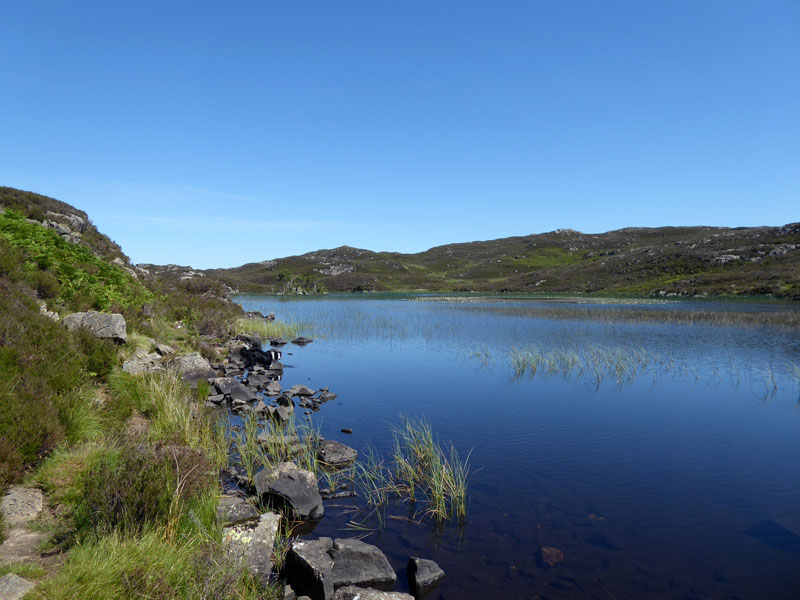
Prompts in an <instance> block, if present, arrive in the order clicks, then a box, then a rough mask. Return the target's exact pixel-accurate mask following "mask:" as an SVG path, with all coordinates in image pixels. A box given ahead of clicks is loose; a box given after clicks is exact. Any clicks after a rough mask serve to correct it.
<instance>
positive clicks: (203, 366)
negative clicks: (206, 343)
mask: <svg viewBox="0 0 800 600" xmlns="http://www.w3.org/2000/svg"><path fill="white" fill-rule="evenodd" d="M171 364H172V367H173V368H174V369H175V370H176V371H177V373H178V375H180V376H181V379H183V380H184V381H186V382H187V383H189V385H190V386H192V387H197V383H198V382H199V381H206V380H208V379H211V378H214V377H216V376H217V372H216V371H215V370H214V369H212V368H211V364H210V363H209V362H208V361H207V360H206V359H205V358H203V357H202V356H200V354H199V353H197V352H192V353H191V354H184V355H183V356H177V357H175V358H174V359H173V360H172V363H171Z"/></svg>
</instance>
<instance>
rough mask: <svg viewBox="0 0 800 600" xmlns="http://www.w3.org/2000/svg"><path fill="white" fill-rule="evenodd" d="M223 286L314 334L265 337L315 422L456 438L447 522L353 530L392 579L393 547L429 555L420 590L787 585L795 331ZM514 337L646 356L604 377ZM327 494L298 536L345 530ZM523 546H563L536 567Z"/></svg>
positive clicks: (622, 592) (638, 591) (694, 306)
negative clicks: (310, 530) (550, 367)
mask: <svg viewBox="0 0 800 600" xmlns="http://www.w3.org/2000/svg"><path fill="white" fill-rule="evenodd" d="M238 301H239V302H240V303H241V304H242V305H243V306H244V308H245V309H246V310H260V311H262V312H264V313H267V312H274V313H275V314H276V315H277V316H278V318H279V319H281V320H283V321H293V322H299V323H303V324H305V326H304V329H303V333H304V334H305V335H308V336H310V337H314V339H315V341H314V343H313V344H310V345H308V346H306V347H299V346H294V345H291V344H290V345H288V346H285V347H284V360H283V362H284V365H285V366H286V369H285V371H284V385H285V386H290V385H293V384H295V383H303V384H306V385H309V386H311V387H314V388H318V387H321V386H328V387H330V388H331V390H332V391H335V392H336V393H337V394H339V398H338V399H337V400H336V401H334V402H331V403H328V404H325V405H323V407H322V410H320V411H319V412H318V413H316V414H315V415H314V422H315V425H317V426H318V427H319V428H320V429H321V432H322V435H323V436H324V437H327V438H331V439H337V440H339V441H342V442H344V443H347V444H349V445H351V446H354V447H356V448H357V449H359V450H364V449H365V448H367V447H374V448H376V449H377V450H378V451H379V452H382V453H385V454H386V453H388V451H389V448H390V445H391V431H392V427H394V426H396V425H398V424H399V423H400V416H401V415H405V416H409V417H425V418H426V419H428V420H429V421H430V422H431V424H432V426H433V429H434V431H435V432H436V434H437V435H438V436H439V438H440V440H442V441H443V442H452V443H453V444H454V445H455V446H456V448H457V449H458V450H459V452H460V453H461V455H462V456H465V455H467V453H468V452H470V450H471V451H472V454H471V461H470V462H471V465H472V470H473V474H472V477H471V485H470V500H469V506H468V516H467V521H466V523H465V524H464V526H463V527H458V526H456V525H452V526H448V527H447V528H445V530H444V531H436V530H435V529H434V528H432V527H431V526H430V524H429V523H423V524H409V523H408V522H407V521H406V520H402V519H388V520H387V521H386V527H385V529H384V530H383V531H380V532H378V531H375V532H372V533H370V534H369V536H368V537H367V538H366V539H367V541H370V542H372V543H375V544H377V545H378V546H380V548H381V549H383V550H384V551H385V552H386V554H387V555H388V556H389V558H390V560H391V561H392V563H393V566H394V567H395V569H396V570H397V571H398V573H400V576H401V577H400V583H399V584H398V589H407V588H406V586H405V581H404V569H405V564H406V561H407V560H408V557H409V556H422V557H426V558H433V559H435V560H436V561H437V562H438V563H439V564H440V565H441V566H442V568H443V569H444V570H445V571H446V572H447V577H446V579H445V580H444V581H443V582H442V583H441V584H440V585H439V587H438V588H436V590H435V591H434V592H432V593H431V594H430V595H429V596H428V598H443V599H447V600H453V599H487V598H526V599H530V598H537V597H539V598H728V599H735V598H754V599H760V598H787V599H789V598H791V599H793V600H795V599H797V598H800V467H798V457H800V408H799V406H800V405H798V399H799V398H800V383H799V382H800V331H798V329H797V328H794V329H791V328H780V327H764V326H747V327H737V326H730V325H727V326H715V325H698V324H695V325H680V324H670V323H662V322H658V321H654V322H650V321H647V322H641V323H635V322H634V323H630V322H627V323H622V322H613V321H612V322H609V321H608V320H606V319H601V320H597V321H593V320H586V319H576V320H569V319H552V318H537V317H536V316H535V312H534V311H535V309H536V307H538V306H544V305H546V304H547V303H541V302H526V301H519V300H518V301H514V302H504V301H493V300H488V299H487V300H480V301H469V302H464V301H457V300H456V301H448V300H443V299H434V300H430V299H424V298H397V299H377V300H376V299H353V298H352V297H347V298H325V299H311V300H309V299H297V300H286V299H279V298H277V297H267V296H240V297H239V298H238ZM569 305H570V303H569V302H563V301H562V302H560V303H559V306H560V307H563V306H569ZM574 306H575V307H576V308H580V309H581V310H597V311H603V310H607V305H605V304H598V305H587V304H585V303H581V304H575V305H574ZM621 306H622V307H624V304H623V305H620V304H615V305H614V307H615V308H620V307H621ZM646 306H649V305H646ZM778 306H779V308H780V310H796V309H795V308H792V307H789V308H787V307H786V305H778ZM519 307H522V308H524V309H525V310H518V308H519ZM665 307H666V308H667V309H674V310H703V311H713V310H719V311H731V310H734V311H742V310H747V311H762V310H764V311H774V310H776V305H774V304H770V305H756V304H747V305H742V304H726V303H712V302H702V303H690V302H681V303H671V304H666V305H663V304H662V305H658V308H661V309H664V308H665ZM637 308H641V305H639V304H637ZM526 347H535V348H538V349H540V350H542V351H545V352H547V351H553V350H570V351H574V352H576V353H577V354H578V355H579V356H583V355H585V353H586V352H587V349H590V348H594V349H608V350H614V351H621V352H623V353H624V352H626V351H630V350H634V349H635V350H636V351H641V350H644V351H646V352H647V353H648V356H650V357H651V358H650V360H649V362H648V364H646V365H642V366H640V367H639V368H638V369H637V371H636V374H635V375H634V376H632V377H631V375H630V373H628V374H627V375H626V376H624V377H623V378H622V379H621V380H618V379H617V378H616V377H615V376H614V374H613V373H605V374H604V376H603V377H602V378H601V379H600V380H599V381H598V379H597V377H596V376H595V374H594V373H590V372H589V370H584V371H583V372H579V371H577V370H573V371H571V372H569V373H567V374H563V373H562V374H546V373H542V371H541V370H540V372H539V373H538V374H537V375H536V376H534V377H531V376H530V375H528V374H525V375H523V376H521V377H520V376H516V375H515V372H514V369H513V367H512V363H511V354H512V352H513V351H514V349H521V348H526ZM342 427H349V428H352V429H353V435H346V434H342V433H340V429H341V428H342ZM340 502H341V503H340V504H336V503H335V501H332V502H330V503H326V509H325V511H326V512H325V517H324V519H323V520H322V522H321V523H320V525H319V526H318V527H317V529H316V530H315V531H314V535H329V536H340V537H341V536H349V535H354V533H353V532H352V531H347V530H346V529H345V528H346V526H347V523H348V521H350V520H351V519H354V518H356V517H355V516H354V513H353V512H352V505H353V502H350V501H340ZM390 512H392V513H393V514H396V515H404V514H405V507H404V506H402V505H401V506H397V507H394V510H393V511H390ZM541 546H553V547H556V548H559V549H560V550H562V552H563V553H564V560H563V562H562V563H560V564H559V565H557V566H556V567H555V568H552V569H544V568H541V567H539V566H537V563H536V560H535V554H536V551H537V549H538V548H539V547H541Z"/></svg>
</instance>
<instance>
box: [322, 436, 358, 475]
mask: <svg viewBox="0 0 800 600" xmlns="http://www.w3.org/2000/svg"><path fill="white" fill-rule="evenodd" d="M317 457H318V458H319V460H320V461H321V462H323V463H325V465H326V466H329V467H333V468H339V467H345V466H347V465H349V464H352V463H354V462H355V460H356V458H358V452H357V451H356V450H355V449H353V448H351V447H350V446H347V445H345V444H342V443H341V442H337V441H334V440H320V443H319V447H318V448H317Z"/></svg>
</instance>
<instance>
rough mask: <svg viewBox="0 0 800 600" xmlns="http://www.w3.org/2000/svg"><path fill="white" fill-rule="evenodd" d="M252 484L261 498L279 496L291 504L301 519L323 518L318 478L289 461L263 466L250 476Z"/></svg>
mask: <svg viewBox="0 0 800 600" xmlns="http://www.w3.org/2000/svg"><path fill="white" fill-rule="evenodd" d="M253 485H254V486H255V488H256V493H257V494H258V495H259V496H260V497H261V498H262V500H265V501H266V500H269V499H270V497H274V496H278V497H279V498H280V499H282V500H283V501H285V502H286V503H287V504H288V505H289V506H291V507H292V509H293V510H294V513H295V516H296V517H297V518H298V519H300V520H302V521H306V520H316V519H320V518H322V515H323V513H324V509H323V507H322V497H321V496H320V495H319V487H318V486H317V478H316V477H315V476H314V474H313V473H311V472H310V471H306V470H304V469H301V468H299V467H298V466H297V465H295V464H294V463H292V462H283V463H280V464H278V465H276V466H275V467H273V468H271V469H262V470H261V471H259V472H258V473H256V474H255V476H254V477H253Z"/></svg>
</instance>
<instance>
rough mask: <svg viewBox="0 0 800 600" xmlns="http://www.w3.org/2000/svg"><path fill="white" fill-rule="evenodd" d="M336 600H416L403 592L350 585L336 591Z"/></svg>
mask: <svg viewBox="0 0 800 600" xmlns="http://www.w3.org/2000/svg"><path fill="white" fill-rule="evenodd" d="M333 598H334V600H414V596H410V595H408V594H403V593H402V592H382V591H380V590H374V589H371V588H362V587H358V586H357V585H348V586H345V587H341V588H339V589H338V590H336V594H335V595H334V597H333Z"/></svg>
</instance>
